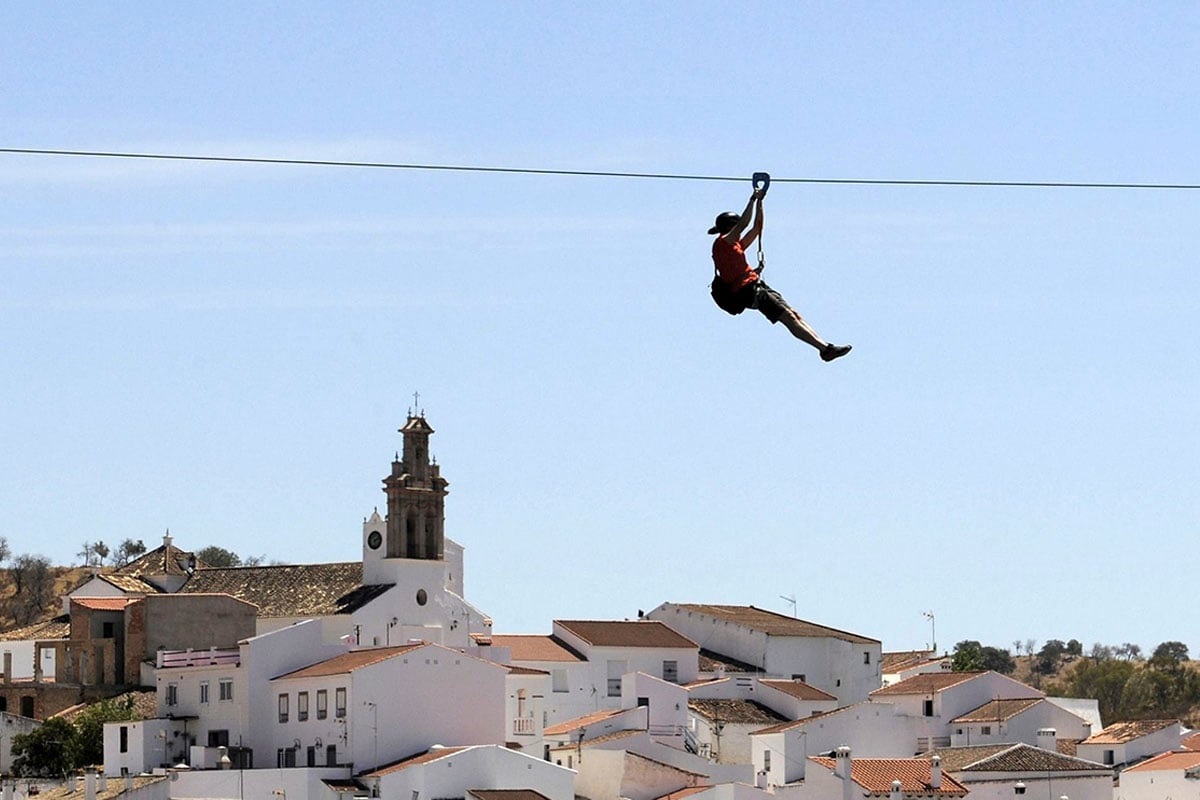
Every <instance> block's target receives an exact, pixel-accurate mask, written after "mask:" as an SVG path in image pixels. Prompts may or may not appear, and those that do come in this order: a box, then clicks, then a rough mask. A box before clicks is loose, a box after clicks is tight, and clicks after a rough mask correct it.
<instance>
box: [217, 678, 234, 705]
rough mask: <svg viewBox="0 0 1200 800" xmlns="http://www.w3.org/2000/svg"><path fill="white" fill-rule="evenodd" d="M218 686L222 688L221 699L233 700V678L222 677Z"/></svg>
mask: <svg viewBox="0 0 1200 800" xmlns="http://www.w3.org/2000/svg"><path fill="white" fill-rule="evenodd" d="M218 688H219V689H220V695H219V697H220V699H221V700H232V699H233V679H232V678H222V679H221V682H220V684H218Z"/></svg>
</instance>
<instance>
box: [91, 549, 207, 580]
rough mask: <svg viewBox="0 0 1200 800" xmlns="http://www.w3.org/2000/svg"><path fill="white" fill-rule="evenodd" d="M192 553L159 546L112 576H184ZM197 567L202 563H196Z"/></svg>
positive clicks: (119, 569) (193, 555)
mask: <svg viewBox="0 0 1200 800" xmlns="http://www.w3.org/2000/svg"><path fill="white" fill-rule="evenodd" d="M194 557H195V554H194V553H189V552H188V551H186V550H180V549H179V548H178V547H176V546H175V545H173V544H172V545H159V546H158V547H156V548H154V549H153V550H151V551H150V552H148V553H146V554H145V555H143V556H140V557H138V558H135V559H134V560H133V561H130V562H129V563H128V564H126V565H125V566H123V567H120V568H118V569H117V571H116V572H115V573H113V574H116V575H129V576H133V577H138V576H141V575H186V574H187V565H188V562H189V561H191V560H192V559H193V558H194ZM197 565H198V566H203V563H201V562H197Z"/></svg>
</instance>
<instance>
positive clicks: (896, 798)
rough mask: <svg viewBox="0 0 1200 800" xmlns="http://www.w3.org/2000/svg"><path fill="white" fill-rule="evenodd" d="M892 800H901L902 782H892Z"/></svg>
mask: <svg viewBox="0 0 1200 800" xmlns="http://www.w3.org/2000/svg"><path fill="white" fill-rule="evenodd" d="M891 800H900V781H898V780H896V781H892V795H891Z"/></svg>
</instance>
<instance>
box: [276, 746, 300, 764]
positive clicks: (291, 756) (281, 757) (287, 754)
mask: <svg viewBox="0 0 1200 800" xmlns="http://www.w3.org/2000/svg"><path fill="white" fill-rule="evenodd" d="M275 766H277V767H280V768H283V767H294V766H296V749H295V748H294V747H281V748H279V750H278V751H277V752H276V754H275Z"/></svg>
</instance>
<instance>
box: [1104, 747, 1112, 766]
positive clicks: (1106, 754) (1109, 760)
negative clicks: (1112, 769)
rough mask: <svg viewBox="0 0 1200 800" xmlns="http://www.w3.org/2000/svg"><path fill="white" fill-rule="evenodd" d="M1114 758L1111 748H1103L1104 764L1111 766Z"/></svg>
mask: <svg viewBox="0 0 1200 800" xmlns="http://www.w3.org/2000/svg"><path fill="white" fill-rule="evenodd" d="M1114 760H1115V759H1114V758H1113V751H1112V750H1105V751H1104V763H1105V764H1108V765H1109V766H1112V763H1113V761H1114Z"/></svg>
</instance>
